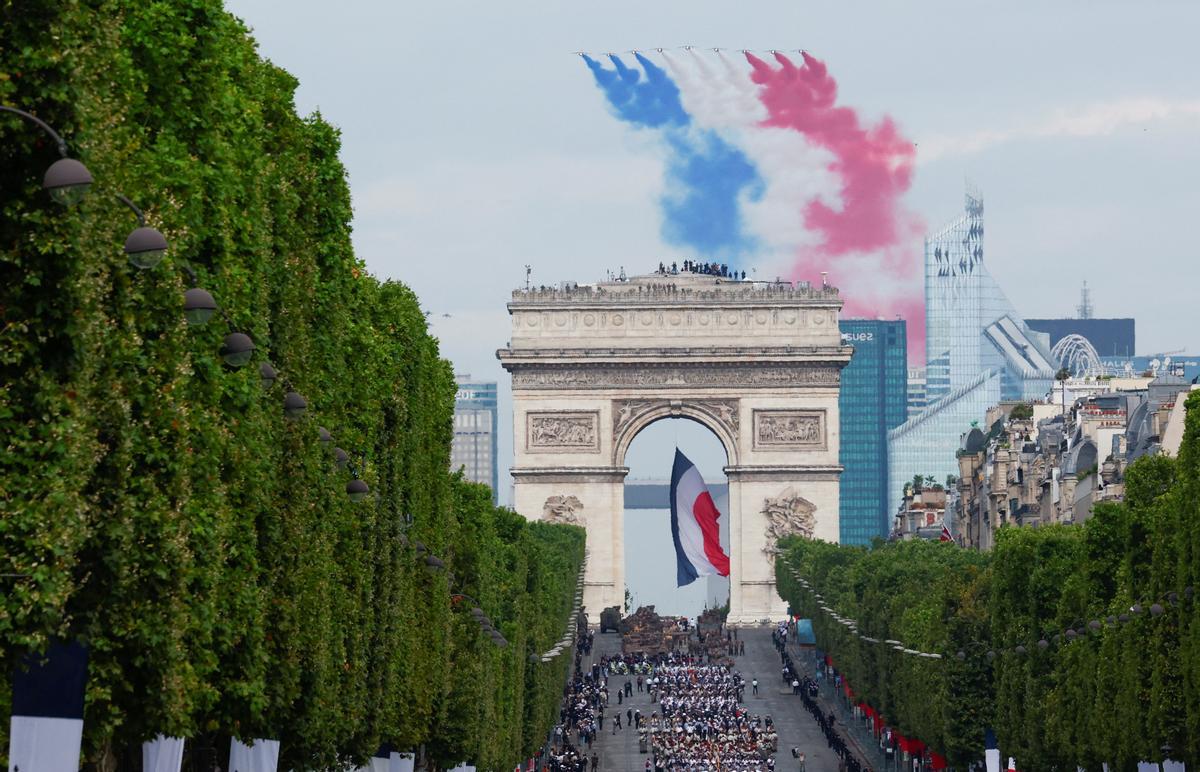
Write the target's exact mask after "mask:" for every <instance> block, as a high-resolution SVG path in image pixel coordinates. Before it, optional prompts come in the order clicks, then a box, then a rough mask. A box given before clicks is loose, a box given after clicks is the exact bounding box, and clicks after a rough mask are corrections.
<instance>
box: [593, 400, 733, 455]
mask: <svg viewBox="0 0 1200 772" xmlns="http://www.w3.org/2000/svg"><path fill="white" fill-rule="evenodd" d="M612 413H613V429H612V431H613V436H612V449H613V450H612V453H613V456H612V461H613V466H615V467H624V466H625V454H626V453H628V452H629V446H630V445H631V444H633V440H634V438H635V437H637V436H638V434H640V433H641V432H642V430H643V429H645V428H646V427H647V426H649V425H650V424H652V423H654V422H656V421H661V420H663V419H664V418H687V419H689V420H692V421H695V422H696V423H698V424H700V425H701V426H703V427H704V428H705V429H708V430H709V431H710V432H712V433H713V434H715V435H716V437H717V439H718V440H719V441H720V442H721V446H722V447H723V448H724V449H725V463H726V465H727V466H737V464H738V426H739V423H740V418H739V416H738V401H737V400H736V399H719V400H670V399H623V400H622V399H619V400H613V406H612Z"/></svg>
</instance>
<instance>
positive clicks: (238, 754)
mask: <svg viewBox="0 0 1200 772" xmlns="http://www.w3.org/2000/svg"><path fill="white" fill-rule="evenodd" d="M278 766H279V741H278V740H255V741H254V745H246V744H244V743H242V742H239V741H238V740H237V739H236V738H235V739H233V740H231V741H230V743H229V767H228V770H229V772H276V768H277V767H278Z"/></svg>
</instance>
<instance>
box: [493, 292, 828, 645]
mask: <svg viewBox="0 0 1200 772" xmlns="http://www.w3.org/2000/svg"><path fill="white" fill-rule="evenodd" d="M841 305H842V303H841V300H840V298H839V296H838V294H837V290H836V289H833V288H831V287H830V288H810V287H809V286H807V285H806V284H801V285H797V286H793V285H792V284H788V283H764V282H749V281H732V280H729V279H721V278H716V277H712V276H705V275H699V274H692V273H687V274H680V275H671V274H652V275H649V276H639V277H633V278H631V279H629V280H623V281H610V282H604V283H600V284H596V285H588V286H584V285H569V286H566V287H563V288H554V289H549V288H546V289H538V288H533V289H528V290H517V291H515V292H514V293H513V297H512V302H511V303H509V304H508V310H509V314H510V315H511V317H512V340H510V341H509V346H508V348H505V349H501V350H500V351H498V352H497V356H498V357H499V358H500V361H501V363H502V364H503V366H504V368H505V369H506V370H508V371H509V372H510V373H511V374H512V391H513V422H514V423H513V437H514V443H513V444H514V446H515V447H514V460H513V468H512V475H513V490H514V506H515V508H516V510H517V511H518V512H520V513H521V514H523V515H524V516H525V517H527V518H530V519H551V520H563V521H568V522H576V523H579V524H581V525H584V526H585V527H586V528H587V544H588V555H589V558H588V565H587V573H586V576H585V581H586V585H585V590H584V605H586V606H587V608H588V610H589V611H590V612H591V614H592V618H593V619H595V618H597V616H598V614H599V612H600V610H601V609H603V608H605V607H607V606H622V605H623V604H624V599H625V556H624V528H625V526H624V516H625V513H624V481H625V475H626V474H627V473H628V471H629V470H628V468H627V467H626V466H625V465H624V463H625V452H626V450H627V449H628V448H629V445H630V443H631V442H632V441H633V438H634V437H635V436H636V435H637V434H638V432H640V431H641V430H642V429H644V428H645V427H646V426H648V425H650V424H651V423H653V422H654V421H657V420H659V419H662V418H667V417H670V416H680V417H685V418H690V419H692V420H695V421H698V422H699V423H701V424H703V425H704V426H706V427H708V428H709V429H710V430H711V431H712V432H713V433H714V434H715V435H716V436H717V437H718V438H719V439H720V441H721V443H722V445H724V447H725V453H726V456H727V458H728V465H727V466H726V467H725V474H726V476H727V478H728V482H729V505H728V509H729V510H730V511H729V512H728V513H726V514H727V516H728V517H729V524H730V528H729V532H730V544H729V545H727V546H728V548H729V556H730V577H729V578H730V598H729V600H730V616H729V618H730V620H731V621H735V622H754V621H758V620H761V619H767V618H771V619H778V618H780V617H781V616H782V615H783V613H784V611H785V606H784V603H783V601H782V600H780V598H779V596H778V595H777V594H776V592H775V587H774V584H775V581H774V548H775V541H776V540H777V539H778V538H779V537H780V536H783V535H786V534H789V533H804V534H807V535H809V536H813V537H816V538H819V539H824V540H826V541H837V539H838V478H839V475H840V473H841V467H840V466H839V465H838V387H839V381H840V374H841V369H842V367H844V366H845V365H846V363H847V362H849V361H850V352H851V349H850V348H848V347H844V346H842V341H841V336H840V334H839V331H838V311H839V310H840V309H841ZM663 463H664V466H665V465H667V464H669V463H670V461H669V458H668V459H666V460H664V462H663ZM668 558H669V559H671V560H673V559H674V556H664V559H668Z"/></svg>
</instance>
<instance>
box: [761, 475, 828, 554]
mask: <svg viewBox="0 0 1200 772" xmlns="http://www.w3.org/2000/svg"><path fill="white" fill-rule="evenodd" d="M816 511H817V507H816V505H815V504H813V503H812V502H811V501H809V500H808V499H806V498H804V497H803V496H801V495H800V494H799V493H797V492H796V490H795V489H794V488H787V489H786V490H784V491H783V493H780V494H779V495H778V496H776V497H774V498H767V499H763V508H762V513H763V515H765V516H766V518H767V531H766V535H767V541H766V544H765V545H764V546H763V553H764V554H766V555H767V556H768V557H771V558H774V557H775V555H777V554H779V545H778V542H779V540H780V539H782V538H783V537H785V536H793V535H799V536H803V537H804V538H806V539H811V538H812V536H813V531H814V529H815V528H816V525H817V521H816Z"/></svg>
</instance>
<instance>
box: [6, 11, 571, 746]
mask: <svg viewBox="0 0 1200 772" xmlns="http://www.w3.org/2000/svg"><path fill="white" fill-rule="evenodd" d="M295 86H296V83H295V80H294V79H293V78H292V77H291V76H290V75H288V74H287V73H286V72H284V71H282V70H280V69H278V68H276V67H274V66H272V65H271V64H269V63H268V62H265V61H263V60H262V59H261V58H260V57H259V56H258V55H257V53H256V51H255V45H254V42H253V40H252V39H251V38H250V37H249V35H248V34H247V32H246V29H245V28H244V26H243V25H242V24H241V23H240V22H239V21H238V20H236V19H235V18H233V17H232V16H231V15H229V14H228V13H226V12H225V10H224V9H223V8H222V6H221V4H220V2H217V1H216V0H172V1H171V2H138V3H134V2H128V1H127V0H96V2H77V1H70V2H58V1H57V0H55V1H51V0H18V1H17V2H8V3H0V102H2V103H4V104H11V105H15V106H19V107H22V108H25V109H28V110H30V111H31V112H34V113H35V114H37V115H38V116H39V117H41V118H43V119H44V120H46V121H47V122H48V123H50V124H51V125H53V126H55V127H56V128H57V129H58V130H59V131H60V132H61V133H63V134H64V135H65V136H66V138H67V140H68V142H69V143H70V144H71V148H72V153H73V155H74V156H75V157H78V158H80V159H81V160H82V161H83V162H84V163H86V165H87V166H88V168H89V169H90V170H91V172H92V174H93V175H94V177H95V178H96V185H94V186H93V189H92V191H91V193H90V194H89V196H88V197H87V198H86V199H85V201H84V202H83V203H82V204H80V205H79V206H77V207H75V208H72V209H63V208H61V207H59V206H58V205H56V204H54V203H52V202H51V201H50V200H49V199H48V197H47V196H46V195H45V193H43V192H42V191H41V189H40V180H41V175H42V172H43V171H44V169H45V168H46V167H47V166H48V165H49V164H50V163H51V162H52V161H53V160H55V158H56V153H55V150H54V147H53V144H52V143H50V142H49V141H48V139H47V138H46V137H45V136H44V135H43V134H42V133H40V131H39V130H38V129H37V128H35V127H33V126H31V125H29V124H27V123H24V122H22V121H20V120H19V119H16V118H15V117H13V116H8V115H0V169H2V170H3V172H2V174H3V184H0V438H3V439H2V440H0V442H2V443H3V446H2V452H0V573H3V574H22V575H25V576H26V578H15V579H14V578H0V670H3V671H4V672H10V671H11V669H12V668H13V667H14V666H15V665H16V663H17V662H18V661H19V660H20V658H22V657H23V656H24V655H25V654H26V653H29V652H36V651H40V650H42V649H44V647H45V645H46V643H47V642H48V641H49V640H51V639H54V638H56V637H57V638H78V639H80V640H82V641H84V642H86V643H87V645H88V647H89V650H90V678H89V683H88V692H87V705H86V711H87V714H86V723H85V726H86V736H85V753H86V754H87V755H88V757H89V758H91V759H94V760H97V761H101V762H102V763H103V765H104V766H107V767H108V768H113V767H114V766H120V765H122V764H126V766H127V765H128V761H127V760H128V759H131V758H134V757H136V754H137V749H136V746H137V744H139V743H140V742H141V741H142V740H144V739H147V738H150V737H153V736H154V735H156V734H158V733H164V734H167V735H176V736H184V737H190V738H195V739H196V741H197V743H198V744H204V743H207V744H212V745H216V746H218V747H220V746H221V745H222V743H224V742H225V741H226V740H227V738H228V737H229V736H230V735H233V736H238V737H242V738H254V737H271V738H277V739H280V740H281V741H282V749H283V755H284V758H283V760H282V764H283V768H292V769H297V770H300V769H317V768H327V767H333V766H335V765H340V764H341V763H342V761H344V760H346V759H349V758H359V759H360V758H362V757H363V756H364V755H365V754H366V753H369V752H370V751H371V750H373V749H374V748H375V747H377V746H378V745H379V743H380V742H383V741H387V742H391V743H393V744H394V745H396V746H398V747H416V746H418V745H422V744H424V745H425V746H426V747H427V748H428V749H429V752H430V753H431V755H432V757H433V758H434V759H435V760H438V761H444V762H452V761H455V760H458V759H460V758H470V759H473V760H478V762H479V763H480V766H486V767H495V768H499V767H503V766H505V765H511V764H512V763H514V762H515V761H516V760H517V759H519V758H521V757H522V756H523V755H525V754H526V753H528V752H529V751H531V750H532V749H533V748H534V747H536V746H537V744H538V742H539V740H540V739H541V738H543V737H544V735H545V732H546V731H547V730H548V728H549V726H550V722H551V720H552V719H553V716H554V706H555V704H556V702H557V697H558V694H559V691H560V689H561V685H562V683H563V680H564V678H565V667H566V663H565V659H566V658H565V657H564V658H560V659H561V660H563V661H556V662H555V663H554V664H542V663H540V662H538V663H537V664H531V663H530V661H529V655H530V654H533V653H538V652H541V651H543V650H545V649H546V648H548V647H549V646H550V645H552V643H553V642H554V641H555V640H556V639H557V638H558V636H559V635H560V634H561V630H562V625H563V624H564V623H565V621H566V616H567V614H568V612H569V609H570V605H571V596H572V590H573V584H574V581H575V576H576V573H577V571H578V569H579V565H580V563H581V561H582V556H583V534H582V531H580V530H579V529H574V528H568V527H550V526H544V525H540V524H528V523H526V522H525V521H524V520H523V519H522V518H520V517H518V516H516V515H514V514H513V513H511V512H506V511H504V510H498V509H496V508H494V507H493V506H492V505H491V503H490V501H489V500H488V497H487V494H486V492H485V491H483V490H481V489H479V488H477V487H476V486H473V485H471V484H469V483H465V482H463V481H461V480H460V479H457V478H455V477H454V476H452V475H451V474H449V473H448V471H447V467H448V465H449V451H448V447H449V441H450V437H451V431H452V429H451V420H450V416H451V412H452V409H453V397H454V384H453V378H452V374H451V371H450V368H449V365H448V364H447V363H446V362H445V361H443V360H442V359H441V358H440V357H439V355H438V350H437V344H436V341H434V340H433V339H432V338H431V337H430V336H429V334H428V331H427V329H426V325H425V320H424V316H423V314H422V313H421V310H420V307H419V305H418V303H417V300H416V298H415V297H414V295H413V294H412V292H411V291H410V290H409V289H407V288H406V287H404V286H403V285H400V284H396V283H391V282H379V281H376V280H375V279H373V278H372V277H370V276H369V275H367V274H366V273H365V271H364V268H363V266H362V264H361V262H360V261H359V260H357V259H356V258H355V256H354V254H353V251H352V249H351V244H350V228H349V222H350V217H351V208H350V197H349V191H348V187H347V184H346V180H345V170H344V168H343V167H342V165H341V163H340V161H339V160H338V150H339V138H338V133H337V131H336V130H335V129H334V128H333V127H331V126H330V125H329V124H327V123H325V122H324V121H323V120H322V119H321V117H320V116H312V117H309V118H302V117H299V116H297V114H296V112H295V107H294V104H293V97H292V94H293V91H294V89H295ZM117 193H123V194H125V195H128V196H130V197H131V198H132V199H134V200H135V201H136V203H137V204H138V205H139V206H141V207H142V208H143V209H144V210H145V211H146V216H147V219H148V221H149V224H151V225H153V226H154V227H157V228H159V229H160V230H162V231H163V233H164V234H165V235H166V237H167V238H168V240H169V241H170V244H171V251H170V254H169V256H168V258H167V260H166V261H164V263H163V264H162V265H160V266H159V267H158V268H156V269H154V270H152V271H147V272H138V271H136V269H133V268H132V267H131V266H130V265H129V264H128V262H127V260H126V259H125V257H124V255H123V254H122V253H121V244H122V243H123V241H124V238H125V236H126V234H127V233H128V232H129V231H130V230H131V229H132V227H133V226H134V224H135V223H134V221H133V218H132V216H131V214H130V213H129V211H128V210H125V209H124V208H123V207H121V205H120V204H118V203H117V201H116V199H115V195H116V194H117ZM184 265H187V266H190V267H191V268H192V269H193V270H194V271H195V272H196V274H197V275H198V283H199V286H202V287H204V288H206V289H208V290H210V291H211V292H212V293H213V295H214V296H215V297H216V298H217V300H218V302H219V303H220V304H221V306H222V307H223V308H224V309H225V311H226V313H228V315H229V317H230V322H231V324H232V325H233V326H234V327H235V328H237V329H239V330H242V331H244V332H247V333H249V334H250V335H251V336H252V337H253V339H254V340H255V342H256V344H257V346H258V356H259V357H260V358H269V359H270V361H272V362H273V363H274V364H275V366H276V367H277V368H278V369H279V370H280V371H281V372H282V374H283V376H284V377H286V378H287V379H288V381H290V383H291V385H292V386H293V387H294V388H295V389H296V390H298V391H299V392H301V393H302V394H303V395H304V396H305V397H306V398H307V399H308V402H309V405H310V408H311V409H310V411H309V415H308V416H306V417H305V418H302V419H300V420H288V419H285V418H284V416H283V414H282V410H281V397H282V394H281V390H280V389H281V387H280V385H278V384H277V385H276V386H275V388H274V389H273V390H271V391H264V389H263V388H262V386H261V384H260V382H259V378H258V373H257V363H258V360H256V361H255V362H254V363H253V364H252V365H251V366H249V367H246V368H242V369H231V368H228V367H226V366H225V365H224V364H223V363H222V362H221V360H220V358H219V356H218V353H217V352H218V349H219V347H220V344H221V340H222V337H223V336H224V335H225V334H226V332H228V328H227V327H226V325H225V324H224V323H221V322H220V321H219V320H214V321H213V322H211V323H210V324H209V325H207V326H206V327H203V328H188V327H187V325H186V324H185V323H184V320H183V315H182V307H181V306H182V293H183V290H184V289H185V288H186V285H185V284H184V281H185V279H184V274H183V272H182V270H181V269H182V267H183V266H184ZM318 424H320V425H324V426H326V427H328V428H329V429H330V430H331V431H332V432H333V433H334V436H335V438H336V442H337V444H339V445H341V446H342V447H344V448H346V449H347V450H348V451H351V452H352V453H353V454H354V460H355V465H356V466H357V467H358V471H359V473H360V474H361V476H362V477H363V479H364V480H365V481H366V482H367V483H368V484H369V485H370V487H371V491H372V498H371V500H370V502H368V503H363V504H358V505H356V504H352V503H351V502H349V501H348V499H347V497H346V496H345V493H344V486H345V484H346V481H347V479H348V476H347V473H346V472H339V471H338V470H337V469H336V467H335V465H334V463H333V461H332V458H331V456H330V453H329V452H328V451H327V450H324V449H322V447H321V445H320V443H319V442H318V441H317V425H318ZM408 516H411V520H412V526H411V529H409V530H408V532H407V538H403V536H404V534H403V530H404V528H405V524H406V522H407V519H408ZM418 540H419V541H421V542H423V543H424V544H425V545H427V546H428V548H429V549H430V550H431V551H432V552H433V553H434V554H437V555H439V556H441V557H442V558H443V559H444V560H445V561H446V564H447V566H448V571H446V572H435V571H431V570H430V569H429V568H428V567H426V566H425V564H424V562H423V559H422V557H421V555H420V554H419V553H418V551H417V550H416V549H415V547H414V546H413V545H414V544H415V543H416V542H417V541H418ZM451 574H453V577H454V585H453V589H454V590H458V591H465V592H466V593H468V594H470V595H472V596H474V597H475V598H477V599H478V600H479V601H480V602H481V603H482V604H483V608H484V610H485V611H486V612H487V614H488V615H489V617H490V618H491V619H492V620H493V621H494V622H495V623H496V624H497V625H498V626H499V627H500V628H501V630H502V631H503V633H504V635H505V636H506V638H507V639H508V640H509V642H510V646H509V647H508V648H506V649H497V648H496V647H494V645H493V644H492V642H491V640H490V639H487V638H485V637H483V636H481V635H480V634H479V633H478V631H477V629H476V628H473V627H472V622H471V620H470V618H469V615H468V614H466V613H465V611H463V610H460V609H459V607H458V605H456V604H455V603H453V602H452V601H451V591H452V586H451V580H450V576H451ZM0 683H3V686H0V723H2V725H5V726H6V725H7V721H8V717H7V711H8V708H7V706H8V699H9V695H8V693H7V689H8V685H7V679H3V680H2V681H0ZM468 697H469V699H468ZM0 753H2V749H0Z"/></svg>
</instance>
